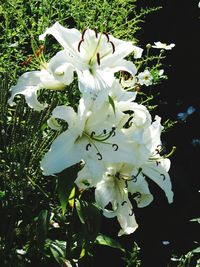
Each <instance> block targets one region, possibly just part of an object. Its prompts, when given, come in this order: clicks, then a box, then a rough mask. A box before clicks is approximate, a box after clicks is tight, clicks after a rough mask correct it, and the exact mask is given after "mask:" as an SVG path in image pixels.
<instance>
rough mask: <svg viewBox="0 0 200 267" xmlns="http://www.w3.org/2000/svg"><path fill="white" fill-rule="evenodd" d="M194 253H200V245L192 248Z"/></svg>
mask: <svg viewBox="0 0 200 267" xmlns="http://www.w3.org/2000/svg"><path fill="white" fill-rule="evenodd" d="M192 253H200V247H197V248H195V249H193V250H192Z"/></svg>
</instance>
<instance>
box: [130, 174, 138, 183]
mask: <svg viewBox="0 0 200 267" xmlns="http://www.w3.org/2000/svg"><path fill="white" fill-rule="evenodd" d="M131 178H132V181H133V182H134V183H136V182H137V176H135V175H131Z"/></svg>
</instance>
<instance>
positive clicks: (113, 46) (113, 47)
mask: <svg viewBox="0 0 200 267" xmlns="http://www.w3.org/2000/svg"><path fill="white" fill-rule="evenodd" d="M109 43H110V44H111V45H112V49H113V54H114V53H115V45H114V44H113V42H112V41H109Z"/></svg>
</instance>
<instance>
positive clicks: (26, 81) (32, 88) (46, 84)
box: [8, 54, 71, 111]
mask: <svg viewBox="0 0 200 267" xmlns="http://www.w3.org/2000/svg"><path fill="white" fill-rule="evenodd" d="M58 59H59V63H60V66H59V69H60V71H61V69H62V73H64V74H63V76H65V77H67V72H68V71H69V69H70V66H68V65H66V64H65V63H62V64H61V61H60V54H57V55H55V56H54V57H53V58H52V59H51V60H50V62H49V63H44V64H42V66H41V70H40V71H39V70H38V71H29V72H26V73H24V74H22V76H20V77H19V79H18V81H17V84H16V85H14V86H11V88H10V91H11V96H10V98H9V100H8V104H9V105H10V106H13V105H15V102H14V98H15V96H16V95H18V94H22V95H24V96H25V99H26V103H27V104H28V106H29V107H30V108H33V109H35V110H38V111H41V110H43V109H44V108H45V107H46V106H47V105H46V104H41V103H40V102H39V101H38V100H37V91H38V90H40V89H43V88H45V89H51V90H63V89H64V88H65V86H66V81H67V78H66V79H65V83H64V82H63V80H62V78H61V77H60V75H59V73H58V70H57V72H56V71H52V68H53V66H52V65H54V66H55V65H56V62H57V61H58ZM54 68H55V67H54ZM68 82H71V81H69V80H68Z"/></svg>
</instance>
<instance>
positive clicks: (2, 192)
mask: <svg viewBox="0 0 200 267" xmlns="http://www.w3.org/2000/svg"><path fill="white" fill-rule="evenodd" d="M5 194H6V193H5V191H0V199H1V198H3V197H4V196H5Z"/></svg>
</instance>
